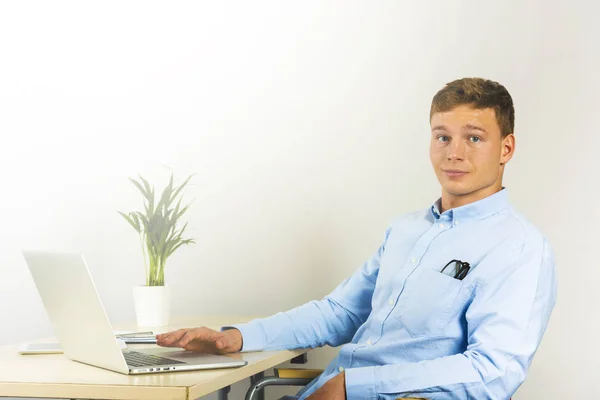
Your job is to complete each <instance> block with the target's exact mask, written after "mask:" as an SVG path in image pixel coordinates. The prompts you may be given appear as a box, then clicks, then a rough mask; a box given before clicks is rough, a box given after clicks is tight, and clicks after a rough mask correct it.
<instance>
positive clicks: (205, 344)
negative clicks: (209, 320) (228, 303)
mask: <svg viewBox="0 0 600 400" xmlns="http://www.w3.org/2000/svg"><path fill="white" fill-rule="evenodd" d="M156 344H157V345H159V346H163V347H181V348H182V349H186V350H190V351H197V352H199V353H210V354H225V353H235V352H238V351H240V350H241V349H242V334H241V333H240V331H238V330H237V329H228V330H226V331H223V332H219V331H215V330H213V329H210V328H206V327H204V326H203V327H201V328H188V329H179V330H177V331H174V332H168V333H163V334H160V335H156Z"/></svg>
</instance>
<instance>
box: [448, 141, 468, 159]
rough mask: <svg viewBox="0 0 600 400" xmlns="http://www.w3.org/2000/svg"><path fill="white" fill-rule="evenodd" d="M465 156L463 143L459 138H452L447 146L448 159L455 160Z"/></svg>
mask: <svg viewBox="0 0 600 400" xmlns="http://www.w3.org/2000/svg"><path fill="white" fill-rule="evenodd" d="M464 158H465V144H464V143H462V142H461V141H459V140H453V141H452V142H451V143H450V146H448V160H449V161H456V160H463V159H464Z"/></svg>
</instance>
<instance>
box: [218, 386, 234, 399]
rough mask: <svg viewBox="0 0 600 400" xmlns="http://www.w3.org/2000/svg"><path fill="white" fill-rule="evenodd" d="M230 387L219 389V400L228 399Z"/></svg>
mask: <svg viewBox="0 0 600 400" xmlns="http://www.w3.org/2000/svg"><path fill="white" fill-rule="evenodd" d="M230 390H231V386H225V387H224V388H223V389H219V396H218V397H219V400H227V399H228V398H229V391H230Z"/></svg>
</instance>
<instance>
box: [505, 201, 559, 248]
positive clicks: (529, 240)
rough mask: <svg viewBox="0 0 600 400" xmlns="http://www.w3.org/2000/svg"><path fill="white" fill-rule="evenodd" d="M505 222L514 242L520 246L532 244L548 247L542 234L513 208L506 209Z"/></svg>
mask: <svg viewBox="0 0 600 400" xmlns="http://www.w3.org/2000/svg"><path fill="white" fill-rule="evenodd" d="M506 221H507V223H508V224H509V225H510V226H511V230H512V231H513V232H514V240H516V241H518V242H520V243H521V244H522V245H527V244H534V243H537V244H542V243H543V244H546V245H549V243H548V239H547V238H546V236H545V235H544V233H543V232H542V231H541V230H540V229H539V228H538V227H537V226H536V225H535V224H534V223H533V222H531V221H530V220H529V219H528V218H527V217H525V215H523V214H522V213H520V212H519V211H517V210H516V209H514V208H513V207H509V208H508V209H506Z"/></svg>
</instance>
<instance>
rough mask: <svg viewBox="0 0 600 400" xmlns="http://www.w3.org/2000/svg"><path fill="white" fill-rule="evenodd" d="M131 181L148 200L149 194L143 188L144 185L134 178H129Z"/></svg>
mask: <svg viewBox="0 0 600 400" xmlns="http://www.w3.org/2000/svg"><path fill="white" fill-rule="evenodd" d="M129 180H130V181H131V182H132V183H133V184H134V185H135V187H137V188H138V190H139V191H140V192H141V193H142V194H143V195H144V198H145V199H146V200H147V199H148V193H146V190H145V189H144V188H143V187H142V185H141V184H140V183H139V182H138V181H136V180H135V179H133V178H129Z"/></svg>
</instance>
